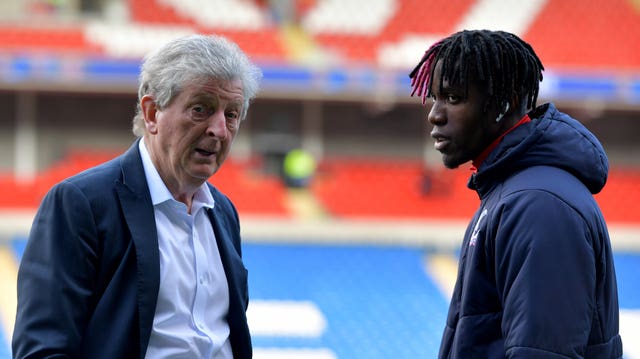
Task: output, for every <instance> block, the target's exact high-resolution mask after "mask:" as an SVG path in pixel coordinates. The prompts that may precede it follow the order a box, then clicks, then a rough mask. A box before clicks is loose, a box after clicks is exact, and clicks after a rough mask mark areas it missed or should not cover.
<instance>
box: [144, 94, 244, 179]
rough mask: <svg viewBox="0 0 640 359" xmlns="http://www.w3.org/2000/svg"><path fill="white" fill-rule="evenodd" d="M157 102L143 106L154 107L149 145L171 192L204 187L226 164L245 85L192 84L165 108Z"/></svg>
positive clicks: (147, 118) (147, 116) (147, 115)
mask: <svg viewBox="0 0 640 359" xmlns="http://www.w3.org/2000/svg"><path fill="white" fill-rule="evenodd" d="M144 101H145V100H143V102H144ZM149 101H151V103H149ZM152 101H153V99H150V100H146V102H144V103H143V105H144V104H145V103H146V104H148V106H151V107H152V110H151V111H145V123H146V127H147V134H146V136H145V142H146V143H147V145H148V148H149V152H150V155H151V158H152V160H153V162H154V164H155V165H156V167H157V169H158V172H159V173H160V176H161V177H162V179H163V180H164V182H165V184H166V185H167V187H168V188H169V189H170V190H180V189H182V188H185V187H184V186H192V187H193V186H199V185H201V184H202V183H204V182H205V181H206V180H207V179H209V177H211V176H212V175H213V174H214V173H216V171H217V170H218V169H219V168H220V166H222V163H223V162H224V160H225V159H226V158H227V155H228V154H229V150H230V149H231V143H232V142H233V139H234V138H235V136H236V134H237V133H238V128H239V126H240V114H241V113H242V107H243V93H242V83H241V82H240V81H230V82H225V81H207V82H205V83H204V84H192V85H188V86H186V87H185V88H184V89H183V91H182V92H181V93H180V94H179V95H178V96H177V97H176V98H174V99H173V101H172V102H171V103H170V104H169V106H167V107H166V108H163V109H157V108H155V103H153V102H152Z"/></svg>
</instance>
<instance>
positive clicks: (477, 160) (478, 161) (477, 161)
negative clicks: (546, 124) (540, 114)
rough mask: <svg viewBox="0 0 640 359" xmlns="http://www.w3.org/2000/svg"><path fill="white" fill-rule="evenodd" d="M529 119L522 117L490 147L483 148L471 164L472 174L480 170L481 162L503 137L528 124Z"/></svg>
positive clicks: (525, 116) (526, 116) (527, 116)
mask: <svg viewBox="0 0 640 359" xmlns="http://www.w3.org/2000/svg"><path fill="white" fill-rule="evenodd" d="M530 121H531V118H530V117H529V115H528V114H527V115H524V117H522V118H521V119H520V121H518V123H516V124H515V125H513V126H512V127H511V128H510V129H508V130H507V131H506V132H505V133H503V134H502V135H500V137H498V138H496V139H495V140H494V141H493V142H492V143H491V144H490V145H489V147H487V148H485V150H484V151H482V152H481V153H480V155H479V156H478V157H476V158H475V159H474V160H473V162H472V163H471V164H472V167H471V170H472V171H473V172H478V168H480V165H481V164H482V162H484V160H486V159H487V157H489V154H490V153H491V151H493V150H494V149H495V148H496V147H498V144H500V142H501V141H502V139H503V138H504V136H506V135H507V134H508V133H509V132H511V131H513V130H514V129H515V128H516V127H518V126H520V125H523V124H525V123H527V122H530Z"/></svg>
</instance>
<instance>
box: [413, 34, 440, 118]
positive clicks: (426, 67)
mask: <svg viewBox="0 0 640 359" xmlns="http://www.w3.org/2000/svg"><path fill="white" fill-rule="evenodd" d="M441 43H442V41H438V42H436V43H435V44H433V45H431V47H429V49H427V51H425V53H424V55H423V56H422V59H421V60H420V62H419V63H418V65H417V66H416V67H415V68H414V69H413V71H411V73H410V74H409V78H411V87H412V88H413V91H411V96H413V95H414V94H415V95H416V96H420V97H421V98H422V104H423V105H424V104H426V103H427V96H428V95H429V83H430V82H431V81H429V80H430V79H431V72H432V69H431V64H432V63H433V59H435V57H436V54H437V51H436V50H437V48H438V46H439V45H440V44H441Z"/></svg>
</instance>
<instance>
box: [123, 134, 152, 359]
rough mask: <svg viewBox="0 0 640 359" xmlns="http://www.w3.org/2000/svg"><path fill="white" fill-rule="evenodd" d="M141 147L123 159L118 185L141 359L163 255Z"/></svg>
mask: <svg viewBox="0 0 640 359" xmlns="http://www.w3.org/2000/svg"><path fill="white" fill-rule="evenodd" d="M138 143H139V140H138V141H136V142H135V143H134V145H133V146H131V148H130V149H129V150H128V151H127V152H126V153H125V154H124V155H123V157H122V160H121V166H122V181H117V182H116V191H117V193H118V196H119V197H120V203H121V205H122V211H123V213H124V217H125V221H126V225H127V227H128V228H129V231H130V232H131V238H132V240H133V243H134V245H135V248H136V263H137V268H138V272H137V277H138V294H137V297H138V312H139V316H140V318H139V325H140V357H141V358H143V357H144V353H145V352H146V349H147V345H148V342H149V336H150V335H151V329H152V327H153V317H154V314H155V308H156V302H157V300H158V290H159V287H160V252H159V249H158V234H157V231H156V223H155V217H154V212H153V205H152V202H151V195H150V194H149V187H148V185H147V180H146V177H145V174H144V167H143V166H142V159H141V157H140V151H139V150H138Z"/></svg>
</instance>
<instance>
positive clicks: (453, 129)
mask: <svg viewBox="0 0 640 359" xmlns="http://www.w3.org/2000/svg"><path fill="white" fill-rule="evenodd" d="M441 70H442V63H441V62H440V61H439V62H438V63H436V67H435V71H434V73H433V83H432V85H431V99H432V100H433V106H432V107H431V110H430V111H429V115H428V116H427V120H428V121H429V123H431V124H432V125H433V130H432V131H431V137H433V138H434V140H435V145H434V147H435V149H436V150H437V151H439V152H440V153H442V161H443V162H444V165H445V166H446V167H448V168H457V167H458V166H460V165H461V164H464V163H466V162H468V161H471V160H473V159H475V158H476V157H477V156H478V155H479V154H480V153H481V152H482V151H483V150H484V149H485V148H487V147H488V146H489V145H490V144H491V142H492V141H493V139H495V138H496V137H497V130H498V126H497V125H496V122H495V118H496V115H497V113H496V112H495V111H492V110H489V109H490V108H492V106H489V105H488V104H489V96H487V94H486V90H485V89H484V88H479V87H478V85H477V84H476V83H474V82H473V81H467V84H468V89H467V91H466V94H465V89H464V88H463V87H461V86H451V85H450V84H449V82H448V80H447V79H446V78H445V79H443V81H442V92H440V87H441V86H440V78H441V73H442V71H441Z"/></svg>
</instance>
